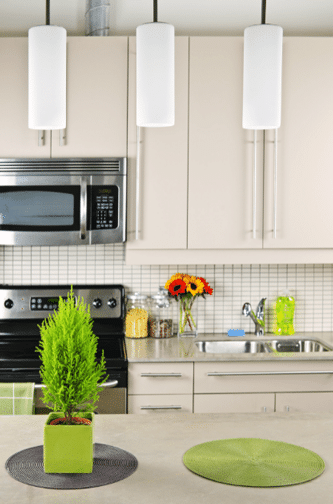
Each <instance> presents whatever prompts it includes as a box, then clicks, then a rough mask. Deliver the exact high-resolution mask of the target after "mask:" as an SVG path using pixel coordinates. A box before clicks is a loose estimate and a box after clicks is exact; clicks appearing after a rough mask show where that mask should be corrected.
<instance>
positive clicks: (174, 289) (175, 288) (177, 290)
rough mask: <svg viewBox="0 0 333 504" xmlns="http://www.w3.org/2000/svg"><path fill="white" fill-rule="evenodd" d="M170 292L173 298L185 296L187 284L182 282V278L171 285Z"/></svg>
mask: <svg viewBox="0 0 333 504" xmlns="http://www.w3.org/2000/svg"><path fill="white" fill-rule="evenodd" d="M168 290H169V292H170V294H171V295H172V296H178V294H185V292H186V283H185V282H183V280H181V279H180V278H178V279H176V280H173V282H171V283H170V285H169V287H168Z"/></svg>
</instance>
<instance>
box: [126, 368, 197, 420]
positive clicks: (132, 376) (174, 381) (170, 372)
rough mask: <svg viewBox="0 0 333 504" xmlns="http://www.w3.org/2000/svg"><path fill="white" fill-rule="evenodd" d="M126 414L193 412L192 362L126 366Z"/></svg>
mask: <svg viewBox="0 0 333 504" xmlns="http://www.w3.org/2000/svg"><path fill="white" fill-rule="evenodd" d="M127 405H128V413H142V414H143V413H145V414H153V413H156V412H159V413H163V412H165V413H170V412H185V413H192V412H193V363H192V362H158V363H155V362H148V363H129V365H128V401H127Z"/></svg>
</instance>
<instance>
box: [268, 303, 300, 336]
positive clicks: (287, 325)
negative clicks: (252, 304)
mask: <svg viewBox="0 0 333 504" xmlns="http://www.w3.org/2000/svg"><path fill="white" fill-rule="evenodd" d="M294 312H295V299H294V298H293V297H291V296H280V297H278V298H277V300H276V303H275V307H274V326H273V333H274V334H277V335H287V336H290V335H291V334H294V333H295V329H294Z"/></svg>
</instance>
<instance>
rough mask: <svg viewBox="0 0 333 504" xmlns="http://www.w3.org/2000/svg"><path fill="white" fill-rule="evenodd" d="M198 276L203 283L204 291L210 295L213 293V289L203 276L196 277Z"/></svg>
mask: <svg viewBox="0 0 333 504" xmlns="http://www.w3.org/2000/svg"><path fill="white" fill-rule="evenodd" d="M198 278H199V280H201V281H202V283H203V284H204V293H205V294H210V295H212V294H213V289H212V288H211V286H210V285H209V283H208V282H206V280H205V279H204V278H202V277H198Z"/></svg>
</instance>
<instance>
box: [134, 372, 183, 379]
mask: <svg viewBox="0 0 333 504" xmlns="http://www.w3.org/2000/svg"><path fill="white" fill-rule="evenodd" d="M141 376H142V378H181V377H182V373H141Z"/></svg>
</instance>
